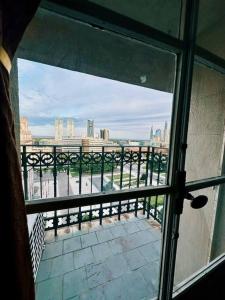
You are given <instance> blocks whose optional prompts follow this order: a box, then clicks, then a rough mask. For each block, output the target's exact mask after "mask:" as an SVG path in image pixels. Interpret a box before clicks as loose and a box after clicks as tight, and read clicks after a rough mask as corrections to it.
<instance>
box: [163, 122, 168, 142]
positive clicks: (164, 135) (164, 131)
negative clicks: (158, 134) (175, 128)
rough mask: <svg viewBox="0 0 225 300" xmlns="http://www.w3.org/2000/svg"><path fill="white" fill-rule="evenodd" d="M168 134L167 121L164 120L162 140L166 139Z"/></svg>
mask: <svg viewBox="0 0 225 300" xmlns="http://www.w3.org/2000/svg"><path fill="white" fill-rule="evenodd" d="M167 136H168V124H167V121H165V125H164V130H163V142H166V141H167Z"/></svg>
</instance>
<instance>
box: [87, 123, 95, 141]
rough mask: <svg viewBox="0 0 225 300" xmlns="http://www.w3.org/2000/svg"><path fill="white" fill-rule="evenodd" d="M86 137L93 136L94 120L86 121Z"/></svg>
mask: <svg viewBox="0 0 225 300" xmlns="http://www.w3.org/2000/svg"><path fill="white" fill-rule="evenodd" d="M87 137H90V138H93V137H94V120H88V121H87Z"/></svg>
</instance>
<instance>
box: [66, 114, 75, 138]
mask: <svg viewBox="0 0 225 300" xmlns="http://www.w3.org/2000/svg"><path fill="white" fill-rule="evenodd" d="M66 136H67V137H68V138H70V139H72V138H74V136H75V128H74V119H73V118H70V119H67V123H66Z"/></svg>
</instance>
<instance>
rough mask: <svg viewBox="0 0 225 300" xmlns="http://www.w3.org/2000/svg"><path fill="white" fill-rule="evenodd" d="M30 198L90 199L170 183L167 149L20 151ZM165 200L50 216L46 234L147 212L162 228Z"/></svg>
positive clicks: (134, 201) (26, 147)
mask: <svg viewBox="0 0 225 300" xmlns="http://www.w3.org/2000/svg"><path fill="white" fill-rule="evenodd" d="M21 148H22V149H21V150H22V151H21V164H22V176H23V186H24V195H25V199H26V200H29V199H38V198H49V197H59V196H67V195H75V194H89V193H96V192H104V191H110V190H119V189H132V188H137V187H141V186H149V185H156V186H157V185H160V184H164V183H165V181H166V172H167V163H168V154H167V149H165V148H156V147H150V146H148V147H145V146H140V147H134V146H111V145H110V146H90V147H82V146H74V145H73V146H68V145H61V146H59V145H57V146H49V145H45V146H44V145H43V146H40V145H39V146H29V145H24V146H21ZM163 201H164V197H162V196H158V197H157V196H156V197H149V198H142V199H132V200H129V201H118V203H117V202H114V203H113V204H112V203H108V204H103V205H102V204H100V205H95V206H92V207H84V208H82V207H79V209H69V210H62V211H57V212H56V211H55V212H51V213H47V214H46V215H45V220H46V230H48V229H55V232H56V233H57V228H60V227H63V226H69V225H72V224H79V228H81V223H82V222H86V221H91V220H95V219H99V221H100V224H101V223H102V219H103V218H105V217H111V216H114V215H117V216H118V219H120V215H121V214H124V213H128V212H134V213H135V215H137V211H138V210H142V211H143V213H144V214H145V213H146V214H147V217H148V218H149V216H150V215H151V216H152V217H153V218H154V219H156V220H157V221H158V222H160V223H161V220H162V208H163Z"/></svg>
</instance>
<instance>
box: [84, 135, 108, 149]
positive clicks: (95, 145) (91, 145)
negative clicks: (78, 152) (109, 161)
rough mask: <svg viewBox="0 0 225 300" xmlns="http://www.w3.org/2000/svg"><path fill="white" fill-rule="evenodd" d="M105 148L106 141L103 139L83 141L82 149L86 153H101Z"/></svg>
mask: <svg viewBox="0 0 225 300" xmlns="http://www.w3.org/2000/svg"><path fill="white" fill-rule="evenodd" d="M101 146H104V141H103V140H102V139H95V138H89V137H88V138H83V139H82V149H83V151H84V152H92V151H93V152H101V151H102V147H101Z"/></svg>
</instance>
